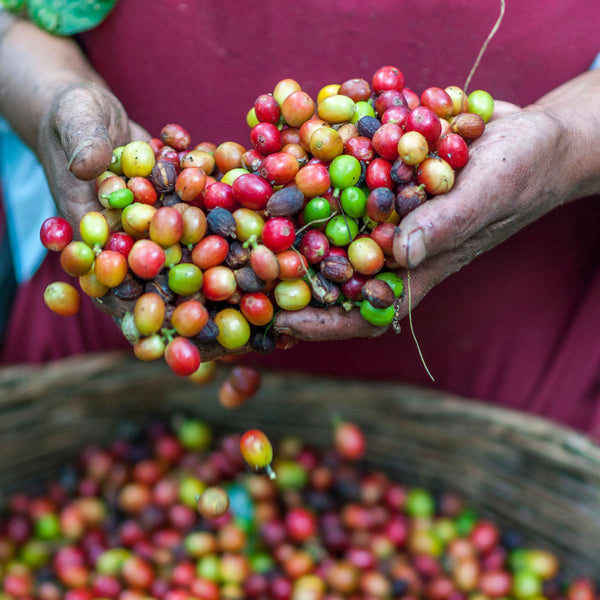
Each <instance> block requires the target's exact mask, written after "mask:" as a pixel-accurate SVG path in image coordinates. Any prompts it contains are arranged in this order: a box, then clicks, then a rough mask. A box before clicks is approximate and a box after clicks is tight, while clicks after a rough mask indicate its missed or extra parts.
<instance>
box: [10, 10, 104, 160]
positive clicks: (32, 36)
mask: <svg viewBox="0 0 600 600" xmlns="http://www.w3.org/2000/svg"><path fill="white" fill-rule="evenodd" d="M0 17H8V18H9V21H4V18H3V19H2V21H1V23H2V24H4V28H3V29H0V114H2V115H3V116H4V117H5V118H6V120H7V121H8V122H9V123H10V125H11V127H12V128H13V130H14V131H15V132H16V133H17V134H18V135H19V137H21V139H22V140H23V141H24V142H25V143H26V144H27V145H28V146H29V147H30V148H31V149H32V150H33V151H34V152H36V153H37V151H38V148H37V141H38V135H39V129H40V125H41V122H42V118H43V116H44V115H45V114H46V113H47V111H48V110H49V108H50V106H51V105H52V103H53V102H54V100H55V98H56V97H57V96H58V95H59V94H61V93H62V92H63V91H64V90H65V89H67V88H68V87H69V86H71V85H73V84H76V83H82V82H95V83H98V84H103V82H102V80H101V78H100V77H99V76H98V75H97V74H96V72H95V71H94V70H93V69H92V67H91V66H90V65H89V63H88V62H87V60H86V59H85V57H84V56H83V54H82V52H81V50H80V49H79V47H78V46H77V44H76V43H75V42H74V40H72V39H70V38H59V37H56V36H53V35H51V34H49V33H47V32H44V31H42V30H40V29H38V28H37V27H36V26H35V25H32V24H31V23H29V22H27V21H24V20H22V19H18V18H15V17H13V16H12V15H7V14H6V13H4V14H0Z"/></svg>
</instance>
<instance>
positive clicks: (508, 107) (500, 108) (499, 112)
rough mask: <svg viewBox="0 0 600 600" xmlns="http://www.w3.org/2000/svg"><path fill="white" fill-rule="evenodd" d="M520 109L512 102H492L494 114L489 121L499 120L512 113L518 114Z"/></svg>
mask: <svg viewBox="0 0 600 600" xmlns="http://www.w3.org/2000/svg"><path fill="white" fill-rule="evenodd" d="M520 110H521V108H520V107H519V106H517V105H516V104H513V103H512V102H504V101H503V100H494V112H493V113H492V117H491V118H490V121H493V120H495V119H501V118H502V117H506V116H508V115H512V114H513V113H516V112H519V111H520Z"/></svg>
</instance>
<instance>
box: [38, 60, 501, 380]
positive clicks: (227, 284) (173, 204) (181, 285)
mask: <svg viewBox="0 0 600 600" xmlns="http://www.w3.org/2000/svg"><path fill="white" fill-rule="evenodd" d="M493 104H494V103H493V99H492V97H491V96H490V95H489V94H488V93H487V92H484V91H482V90H476V91H474V92H472V93H471V94H469V95H468V96H467V95H466V93H465V92H464V91H463V90H462V89H461V88H459V87H457V86H450V87H447V88H445V89H442V88H439V87H430V88H427V89H426V90H424V91H423V92H422V93H421V95H420V96H418V95H417V94H415V93H414V92H413V91H411V90H410V89H409V88H407V87H406V86H405V81H404V75H403V74H402V72H401V71H400V70H399V69H397V68H395V67H391V66H386V67H382V68H381V69H379V70H377V72H376V73H374V75H373V77H372V78H371V82H370V83H369V82H368V81H366V80H365V79H359V78H357V79H351V80H348V81H345V82H343V83H341V84H335V85H333V84H332V85H326V86H325V87H323V88H322V89H321V91H320V92H319V94H318V96H317V98H316V100H313V98H312V97H311V96H310V95H309V94H308V93H306V92H305V91H303V90H302V88H301V86H300V85H299V83H298V82H296V81H295V80H293V79H284V80H282V81H280V82H278V83H277V85H276V86H275V88H274V90H273V92H272V93H264V94H261V95H260V96H258V98H257V99H256V101H255V103H254V106H253V107H252V108H251V109H250V110H249V112H248V114H247V115H246V121H247V123H248V126H249V127H250V128H251V129H250V145H249V148H247V147H244V146H242V145H241V144H239V143H236V142H231V141H227V142H223V143H221V144H220V145H215V144H213V143H209V142H202V143H199V144H196V145H193V144H192V141H191V139H190V135H189V134H188V132H187V131H186V130H185V129H184V128H183V127H182V126H181V125H178V124H168V125H165V126H164V127H163V129H162V130H161V132H160V136H159V137H158V138H155V139H152V140H151V141H150V142H149V143H146V142H143V141H134V142H131V143H129V144H127V145H125V146H122V147H119V148H115V150H114V153H113V160H112V163H111V165H110V167H109V170H107V171H106V172H105V173H104V174H103V175H101V176H100V177H99V178H98V179H97V181H96V189H97V192H98V200H99V202H100V204H101V205H102V209H101V210H100V209H99V210H98V211H93V212H90V213H88V214H86V215H85V216H84V218H83V219H82V220H81V222H80V224H79V236H77V238H78V239H73V231H72V228H71V226H70V225H69V223H68V222H66V221H65V220H64V219H61V218H60V217H53V218H51V219H48V220H47V221H46V222H45V223H44V224H43V225H42V228H41V240H42V243H43V244H44V246H45V247H46V248H48V249H49V250H55V251H58V252H60V253H61V254H60V260H61V264H62V267H63V268H64V270H65V272H66V273H67V274H69V275H70V276H72V277H75V278H78V281H79V286H80V288H81V290H83V292H85V293H86V294H87V295H89V296H91V297H93V298H95V299H97V302H98V303H101V304H103V305H104V306H106V307H107V312H110V313H111V314H113V316H115V317H117V318H118V319H119V320H120V322H121V327H122V329H123V333H124V334H125V336H126V337H127V339H129V340H130V341H131V343H132V344H133V348H134V352H135V354H136V356H137V357H138V358H140V359H142V360H154V359H158V358H162V357H164V358H165V360H166V362H167V363H168V364H169V366H170V367H171V369H172V370H173V371H174V372H175V373H177V374H178V375H182V376H189V375H191V374H193V373H194V372H196V370H197V369H198V368H199V365H200V364H201V362H202V360H203V357H202V356H201V355H200V350H199V347H206V345H207V344H211V343H216V344H217V345H218V346H219V348H220V349H221V350H222V351H223V350H224V351H226V352H235V351H239V350H240V349H242V348H244V349H248V348H251V349H253V350H255V351H258V352H263V353H267V352H270V351H272V350H274V349H275V348H276V347H277V339H276V337H275V336H274V335H273V333H272V332H270V326H271V325H272V322H273V319H274V315H275V314H276V313H277V311H281V310H283V311H297V310H301V309H302V308H304V307H306V306H308V305H311V306H317V307H320V308H324V309H326V308H328V307H330V306H333V305H336V306H339V307H342V308H343V309H345V310H352V309H356V310H359V311H360V314H361V315H362V316H363V317H364V318H365V319H366V320H367V321H369V322H370V323H372V324H374V325H377V326H387V325H389V324H390V323H392V321H393V319H394V314H395V307H396V304H397V302H398V299H399V298H400V297H401V295H402V293H403V280H402V279H401V278H400V277H398V276H397V275H396V271H397V268H398V264H397V263H396V261H395V259H394V255H393V241H394V236H395V234H396V231H397V225H398V223H399V222H400V221H401V219H402V218H403V217H404V216H406V215H407V214H408V213H409V212H410V211H411V210H413V209H415V208H416V207H418V206H419V205H420V204H422V203H423V202H426V201H427V200H428V199H430V198H431V197H433V196H435V195H439V194H444V193H446V192H448V191H449V190H450V189H451V188H452V186H453V184H454V179H455V172H456V171H457V170H459V169H461V168H462V167H463V166H464V165H465V164H466V163H467V160H468V157H469V143H470V142H471V141H472V140H474V139H476V138H478V137H479V136H480V135H481V134H482V133H483V131H484V129H485V123H486V122H487V120H488V119H489V118H490V117H491V114H492V110H493ZM99 208H100V207H99ZM79 238H80V239H79ZM115 298H116V299H118V300H119V302H117V303H115V302H114V299H115ZM45 300H46V303H47V305H48V306H49V307H50V308H51V309H52V310H53V311H55V312H57V313H58V314H62V315H72V314H74V313H76V312H77V311H78V310H79V306H80V302H81V299H80V296H79V291H78V290H77V289H76V288H75V287H74V286H72V285H71V284H69V283H67V282H55V283H53V284H51V285H50V286H48V288H47V289H46V291H45Z"/></svg>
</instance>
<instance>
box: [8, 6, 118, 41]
mask: <svg viewBox="0 0 600 600" xmlns="http://www.w3.org/2000/svg"><path fill="white" fill-rule="evenodd" d="M7 1H8V2H9V3H16V0H2V2H3V3H5V2H7ZM116 3H117V0H29V1H28V2H27V13H28V15H29V18H30V19H31V21H32V22H33V23H35V24H36V25H37V26H38V27H40V28H42V29H45V30H46V31H48V32H50V33H53V34H55V35H62V36H70V35H75V34H76V33H81V32H82V31H87V30H89V29H93V28H94V27H96V26H97V25H99V24H100V23H101V22H102V21H103V20H104V18H105V17H106V16H107V15H108V13H109V12H110V11H111V10H112V9H113V7H114V6H115V4H116Z"/></svg>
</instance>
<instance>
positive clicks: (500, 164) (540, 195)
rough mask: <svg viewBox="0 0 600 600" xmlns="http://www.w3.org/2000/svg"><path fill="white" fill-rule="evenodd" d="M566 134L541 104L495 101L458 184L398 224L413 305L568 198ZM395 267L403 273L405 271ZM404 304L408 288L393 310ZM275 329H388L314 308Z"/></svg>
mask: <svg viewBox="0 0 600 600" xmlns="http://www.w3.org/2000/svg"><path fill="white" fill-rule="evenodd" d="M567 135H568V134H567V132H565V130H564V128H563V127H562V125H561V123H560V122H559V121H558V120H556V119H554V118H552V117H550V116H549V115H548V114H546V113H545V112H543V111H541V110H539V109H536V108H534V107H531V108H528V109H520V108H518V107H517V106H514V105H511V104H508V103H504V102H498V103H497V108H496V111H495V114H494V118H493V119H492V120H491V121H490V122H489V123H488V124H487V127H486V131H485V133H484V135H483V136H482V137H481V138H479V139H478V140H476V141H475V142H473V143H472V145H471V146H470V159H469V162H468V163H467V165H466V166H465V167H464V168H463V169H462V171H461V173H460V174H458V177H457V179H456V185H455V187H454V188H453V189H452V190H451V191H450V192H449V193H447V194H444V195H441V196H438V197H435V198H433V199H432V200H430V201H428V202H426V203H424V204H423V205H421V206H420V207H419V208H417V209H416V210H414V211H413V212H411V213H410V214H409V215H408V216H406V217H405V218H404V219H403V220H402V221H401V222H400V224H399V228H398V234H397V235H396V238H395V241H394V255H395V258H396V261H397V262H398V264H399V265H401V266H403V267H405V268H409V269H410V270H411V281H410V286H411V290H410V291H411V308H414V307H415V306H416V305H417V304H418V303H419V301H420V300H422V299H423V297H424V296H425V295H426V294H427V293H428V292H429V291H430V290H431V289H432V288H433V287H434V286H435V285H437V284H438V283H439V282H441V281H442V280H443V279H445V278H446V277H448V276H449V275H451V274H452V273H455V272H456V271H458V270H459V269H460V268H462V267H463V266H465V265H466V264H468V263H469V262H471V261H472V260H473V259H474V258H476V257H477V256H478V255H480V254H482V253H483V252H485V251H487V250H489V249H491V248H493V247H494V246H496V245H497V244H499V243H500V242H502V241H503V240H505V239H507V238H508V237H510V236H511V235H513V234H514V233H516V232H517V231H519V230H520V229H522V228H523V227H525V226H526V225H527V224H529V223H531V222H533V221H535V220H536V219H538V218H539V217H540V216H542V215H543V214H545V213H547V212H548V211H550V210H552V209H553V208H555V207H556V206H558V205H559V204H561V203H562V202H565V201H567V200H569V199H570V198H571V194H572V184H571V182H569V180H568V179H569V178H568V176H567V173H565V169H564V168H561V167H562V165H563V161H562V160H561V159H562V155H563V152H564V144H565V140H566V139H567V138H566V137H565V136H567ZM399 274H400V275H401V276H404V278H405V280H406V271H404V272H400V273H399ZM405 289H406V286H405ZM408 311H409V302H408V294H407V293H406V291H405V293H404V295H403V297H402V299H401V300H400V302H399V304H398V307H397V317H398V318H399V319H402V318H403V317H405V316H406V315H407V314H408ZM276 328H277V330H278V331H282V332H285V333H287V334H289V335H293V336H295V337H298V338H301V339H308V340H330V339H346V338H352V337H368V336H373V335H377V334H379V333H382V332H383V331H384V330H385V328H376V327H373V326H371V325H368V324H366V323H365V322H364V320H363V319H362V318H361V317H360V315H359V314H358V312H357V311H356V310H353V311H352V312H351V313H350V314H346V315H340V314H339V312H338V311H337V310H330V311H329V312H325V311H320V310H315V309H306V310H303V311H300V312H298V313H285V314H280V315H279V316H278V318H277V321H276Z"/></svg>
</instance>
